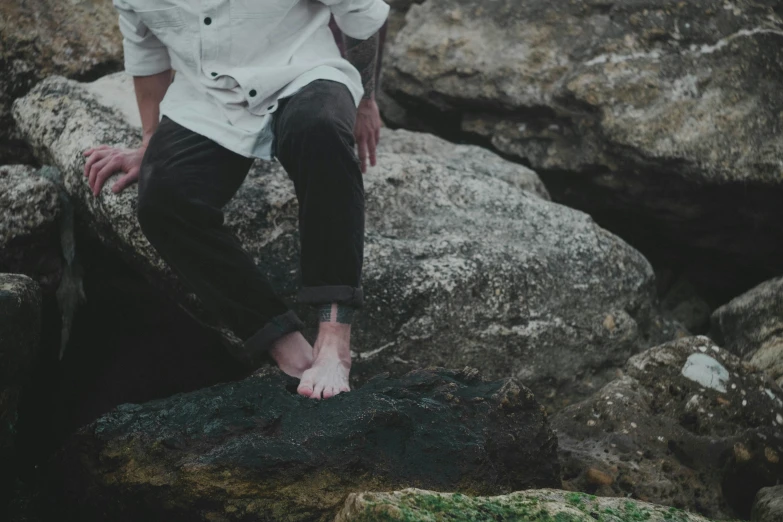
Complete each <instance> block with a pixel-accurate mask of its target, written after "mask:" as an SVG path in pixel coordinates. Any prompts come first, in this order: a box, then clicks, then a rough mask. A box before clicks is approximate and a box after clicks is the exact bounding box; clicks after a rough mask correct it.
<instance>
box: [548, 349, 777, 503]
mask: <svg viewBox="0 0 783 522" xmlns="http://www.w3.org/2000/svg"><path fill="white" fill-rule="evenodd" d="M552 425H553V427H554V428H555V430H556V432H557V435H558V439H559V444H560V455H561V462H562V464H563V469H564V471H563V480H564V486H566V488H567V489H575V490H578V491H587V492H590V493H595V494H597V495H601V496H630V497H632V498H638V499H641V500H646V501H649V502H654V503H656V504H663V505H667V506H674V507H677V508H681V509H687V510H690V511H694V512H699V513H702V514H704V515H706V516H710V517H715V518H731V517H744V518H747V517H748V516H749V515H750V509H751V505H752V503H753V498H754V496H755V495H756V493H757V492H758V490H759V489H761V488H763V487H765V486H770V485H774V484H776V483H777V482H778V481H781V480H783V462H781V457H783V390H781V389H780V387H778V386H777V385H776V384H775V383H774V382H773V381H772V380H770V379H769V378H768V377H767V376H766V375H765V374H764V373H762V372H759V371H757V370H756V369H754V368H753V367H751V366H749V365H747V364H746V363H743V362H742V361H741V360H740V359H739V358H738V357H736V356H734V355H732V354H731V353H729V352H728V351H727V350H725V349H722V348H719V347H718V346H716V345H715V344H714V343H713V342H712V341H711V340H710V339H708V338H707V337H701V336H700V337H690V338H686V339H682V340H679V341H675V342H672V343H668V344H664V345H662V346H658V347H655V348H652V349H650V350H647V351H646V352H643V353H641V354H639V355H636V356H634V357H632V358H631V359H630V360H629V362H628V365H627V367H626V371H625V375H623V377H621V378H619V379H617V380H615V381H614V382H612V383H610V384H608V385H606V386H605V387H604V388H603V389H601V390H600V391H599V392H598V393H596V394H595V396H593V397H592V398H590V399H587V400H585V401H583V402H581V403H579V404H575V405H573V406H570V407H568V408H566V409H564V410H562V411H560V412H558V413H557V414H556V415H555V416H554V417H553V419H552ZM591 470H598V471H601V472H602V473H605V474H607V475H609V476H610V477H611V478H612V479H613V481H612V482H611V483H600V482H597V481H595V480H592V479H591V476H592V475H594V472H593V471H591ZM591 474H592V475H591Z"/></svg>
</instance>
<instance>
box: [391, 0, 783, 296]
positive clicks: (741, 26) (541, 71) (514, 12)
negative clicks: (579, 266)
mask: <svg viewBox="0 0 783 522" xmlns="http://www.w3.org/2000/svg"><path fill="white" fill-rule="evenodd" d="M775 4H777V2H773V1H771V0H767V1H762V2H757V1H751V0H737V1H733V2H730V3H726V2H725V1H724V0H697V1H691V2H682V1H680V0H649V1H644V2H638V1H631V0H624V1H613V2H603V1H596V0H531V1H525V2H501V1H487V0H438V1H430V2H424V3H423V4H421V5H413V6H412V7H411V8H410V10H409V11H408V14H407V17H406V25H405V26H404V27H403V29H402V30H401V31H400V32H399V33H398V35H397V38H396V39H395V41H394V45H393V46H392V47H391V49H390V52H389V53H388V57H387V61H386V70H385V76H384V78H385V79H384V89H385V91H386V93H387V95H389V96H391V97H392V98H393V99H394V100H395V101H396V102H397V104H399V105H402V106H403V107H406V108H408V109H409V112H408V114H407V115H406V116H400V110H399V106H394V107H392V108H391V109H390V110H389V111H386V116H387V117H389V118H395V117H398V119H400V123H402V124H405V125H414V124H415V121H416V120H418V121H421V120H422V118H424V119H425V120H427V121H428V122H429V123H430V127H431V128H436V129H438V131H439V132H441V133H444V134H450V135H458V136H463V137H464V136H465V135H466V134H468V135H471V136H474V138H475V137H478V138H480V139H482V140H485V141H486V142H487V143H491V144H492V146H493V147H495V148H496V149H497V150H499V151H501V152H503V153H504V154H508V155H510V156H513V157H516V158H518V159H519V160H521V161H524V162H525V163H526V164H529V165H531V166H532V168H534V169H536V170H537V171H538V172H539V174H541V175H542V176H543V177H544V180H545V181H546V182H547V185H548V187H549V188H550V190H552V191H553V197H554V198H555V200H558V201H564V202H567V203H568V204H570V205H572V206H575V207H577V208H581V209H584V210H588V211H589V212H590V213H591V214H594V215H596V216H597V217H598V218H599V221H600V222H602V223H603V222H606V223H611V225H612V226H613V227H614V228H613V230H617V231H619V232H620V233H621V235H623V237H632V238H634V241H636V242H637V243H635V244H639V245H641V246H643V247H645V248H648V249H649V250H650V251H654V252H655V253H656V254H658V255H660V256H661V258H662V262H664V261H670V260H676V261H678V262H679V263H678V264H684V265H685V269H686V271H687V272H688V275H689V277H691V278H692V279H694V281H695V282H700V283H703V282H704V281H705V280H706V281H708V282H710V283H711V284H713V285H726V286H727V287H731V288H734V287H739V288H741V287H742V285H743V284H745V283H746V282H747V281H749V280H750V281H754V280H755V282H754V283H753V284H755V283H757V282H758V281H759V279H757V278H758V277H763V275H764V274H770V275H769V276H768V277H771V276H772V275H775V274H776V272H777V269H778V268H779V262H780V259H781V257H783V229H781V227H780V226H779V223H780V222H781V220H783V206H781V205H779V201H780V199H781V197H783V175H781V174H782V173H783V167H781V163H780V158H781V156H783V141H781V140H780V139H779V136H780V127H781V121H780V113H781V111H783V74H781V71H783V45H781V38H783V22H782V21H781V18H780V16H779V14H776V13H775V12H774V11H773V8H772V7H770V6H773V5H775ZM727 209H731V211H727ZM727 266H728V267H731V270H729V269H728V268H727ZM736 267H746V270H737V269H736ZM718 275H723V276H727V275H730V277H717V276H718ZM745 288H747V286H745Z"/></svg>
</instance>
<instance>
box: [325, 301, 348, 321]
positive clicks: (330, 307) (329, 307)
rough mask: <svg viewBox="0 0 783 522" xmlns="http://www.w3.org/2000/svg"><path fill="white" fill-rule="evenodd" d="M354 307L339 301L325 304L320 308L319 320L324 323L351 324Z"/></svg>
mask: <svg viewBox="0 0 783 522" xmlns="http://www.w3.org/2000/svg"><path fill="white" fill-rule="evenodd" d="M353 314H354V309H353V308H351V307H350V306H345V305H341V304H337V303H332V304H325V305H322V306H321V308H319V309H318V320H319V321H320V322H322V323H340V324H351V323H352V322H353Z"/></svg>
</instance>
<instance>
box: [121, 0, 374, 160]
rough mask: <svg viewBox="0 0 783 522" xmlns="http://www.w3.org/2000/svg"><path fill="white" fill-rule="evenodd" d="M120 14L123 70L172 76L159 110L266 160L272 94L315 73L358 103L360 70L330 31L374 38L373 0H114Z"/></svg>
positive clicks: (284, 91)
mask: <svg viewBox="0 0 783 522" xmlns="http://www.w3.org/2000/svg"><path fill="white" fill-rule="evenodd" d="M113 3H114V6H115V7H116V8H117V10H118V11H119V14H120V30H121V31H122V35H123V37H124V38H123V46H124V51H125V71H126V72H127V73H128V74H130V75H133V76H149V75H152V74H157V73H160V72H163V71H165V70H167V69H170V68H171V69H174V70H176V71H177V74H176V75H175V77H174V81H173V82H172V84H171V86H170V87H169V89H168V91H167V92H166V96H165V97H164V99H163V101H162V102H161V105H160V112H161V115H165V116H168V117H169V118H170V119H172V120H174V121H175V122H177V123H179V124H180V125H182V126H183V127H186V128H188V129H190V130H192V131H193V132H196V133H198V134H201V135H203V136H206V137H208V138H210V139H212V140H214V141H215V142H217V143H219V144H220V145H222V146H224V147H226V148H227V149H229V150H232V151H234V152H236V153H238V154H241V155H243V156H245V157H258V158H263V159H270V158H271V152H272V151H271V144H272V131H271V125H270V123H271V121H270V120H271V115H272V113H273V112H274V111H275V110H276V109H277V105H278V100H280V99H281V98H284V97H286V96H290V95H292V94H293V93H295V92H296V91H297V90H299V89H301V88H302V87H304V86H305V85H307V84H308V83H310V82H312V81H313V80H317V79H326V80H333V81H337V82H340V83H342V84H344V85H346V86H347V87H348V89H349V90H350V91H351V94H352V95H353V98H354V101H355V103H356V105H357V106H358V104H359V101H360V100H361V97H362V95H363V94H364V89H363V87H362V82H361V77H360V75H359V72H358V71H357V70H356V68H354V67H353V66H352V65H351V64H350V63H349V62H348V61H347V60H345V59H344V58H342V57H341V56H340V51H339V49H338V47H337V44H336V43H335V41H334V37H333V35H332V32H331V30H330V29H329V19H330V16H331V14H334V17H335V21H336V22H337V25H338V26H339V27H340V29H341V30H342V31H343V32H344V33H345V34H347V35H348V36H350V37H352V38H356V39H360V40H363V39H366V38H369V37H370V36H372V35H373V34H375V32H377V31H378V30H379V29H380V28H381V26H382V25H383V23H384V21H385V20H386V17H387V15H388V12H389V6H388V5H387V4H386V3H385V2H383V1H382V0H113Z"/></svg>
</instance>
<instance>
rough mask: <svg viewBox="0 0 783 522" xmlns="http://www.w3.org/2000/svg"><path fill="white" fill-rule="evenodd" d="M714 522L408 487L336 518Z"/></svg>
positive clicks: (554, 496)
mask: <svg viewBox="0 0 783 522" xmlns="http://www.w3.org/2000/svg"><path fill="white" fill-rule="evenodd" d="M506 520H514V521H517V522H588V521H589V522H596V521H598V522H710V519H708V518H704V517H702V516H701V515H695V514H693V513H688V512H687V511H682V510H679V509H676V508H673V507H665V506H657V505H655V504H649V503H647V502H641V501H639V500H630V499H626V498H599V497H595V496H593V495H585V494H582V493H572V492H567V491H560V490H555V489H538V490H529V491H518V492H516V493H511V494H510V495H502V496H497V497H471V496H466V495H461V494H459V493H437V492H434V491H426V490H421V489H415V488H408V489H404V490H402V491H395V492H392V493H354V494H351V495H350V496H349V497H348V499H347V500H346V502H345V506H344V507H343V509H342V511H340V513H339V514H338V515H337V518H335V522H383V521H388V522H445V521H449V522H463V521H464V522H491V521H506Z"/></svg>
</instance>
